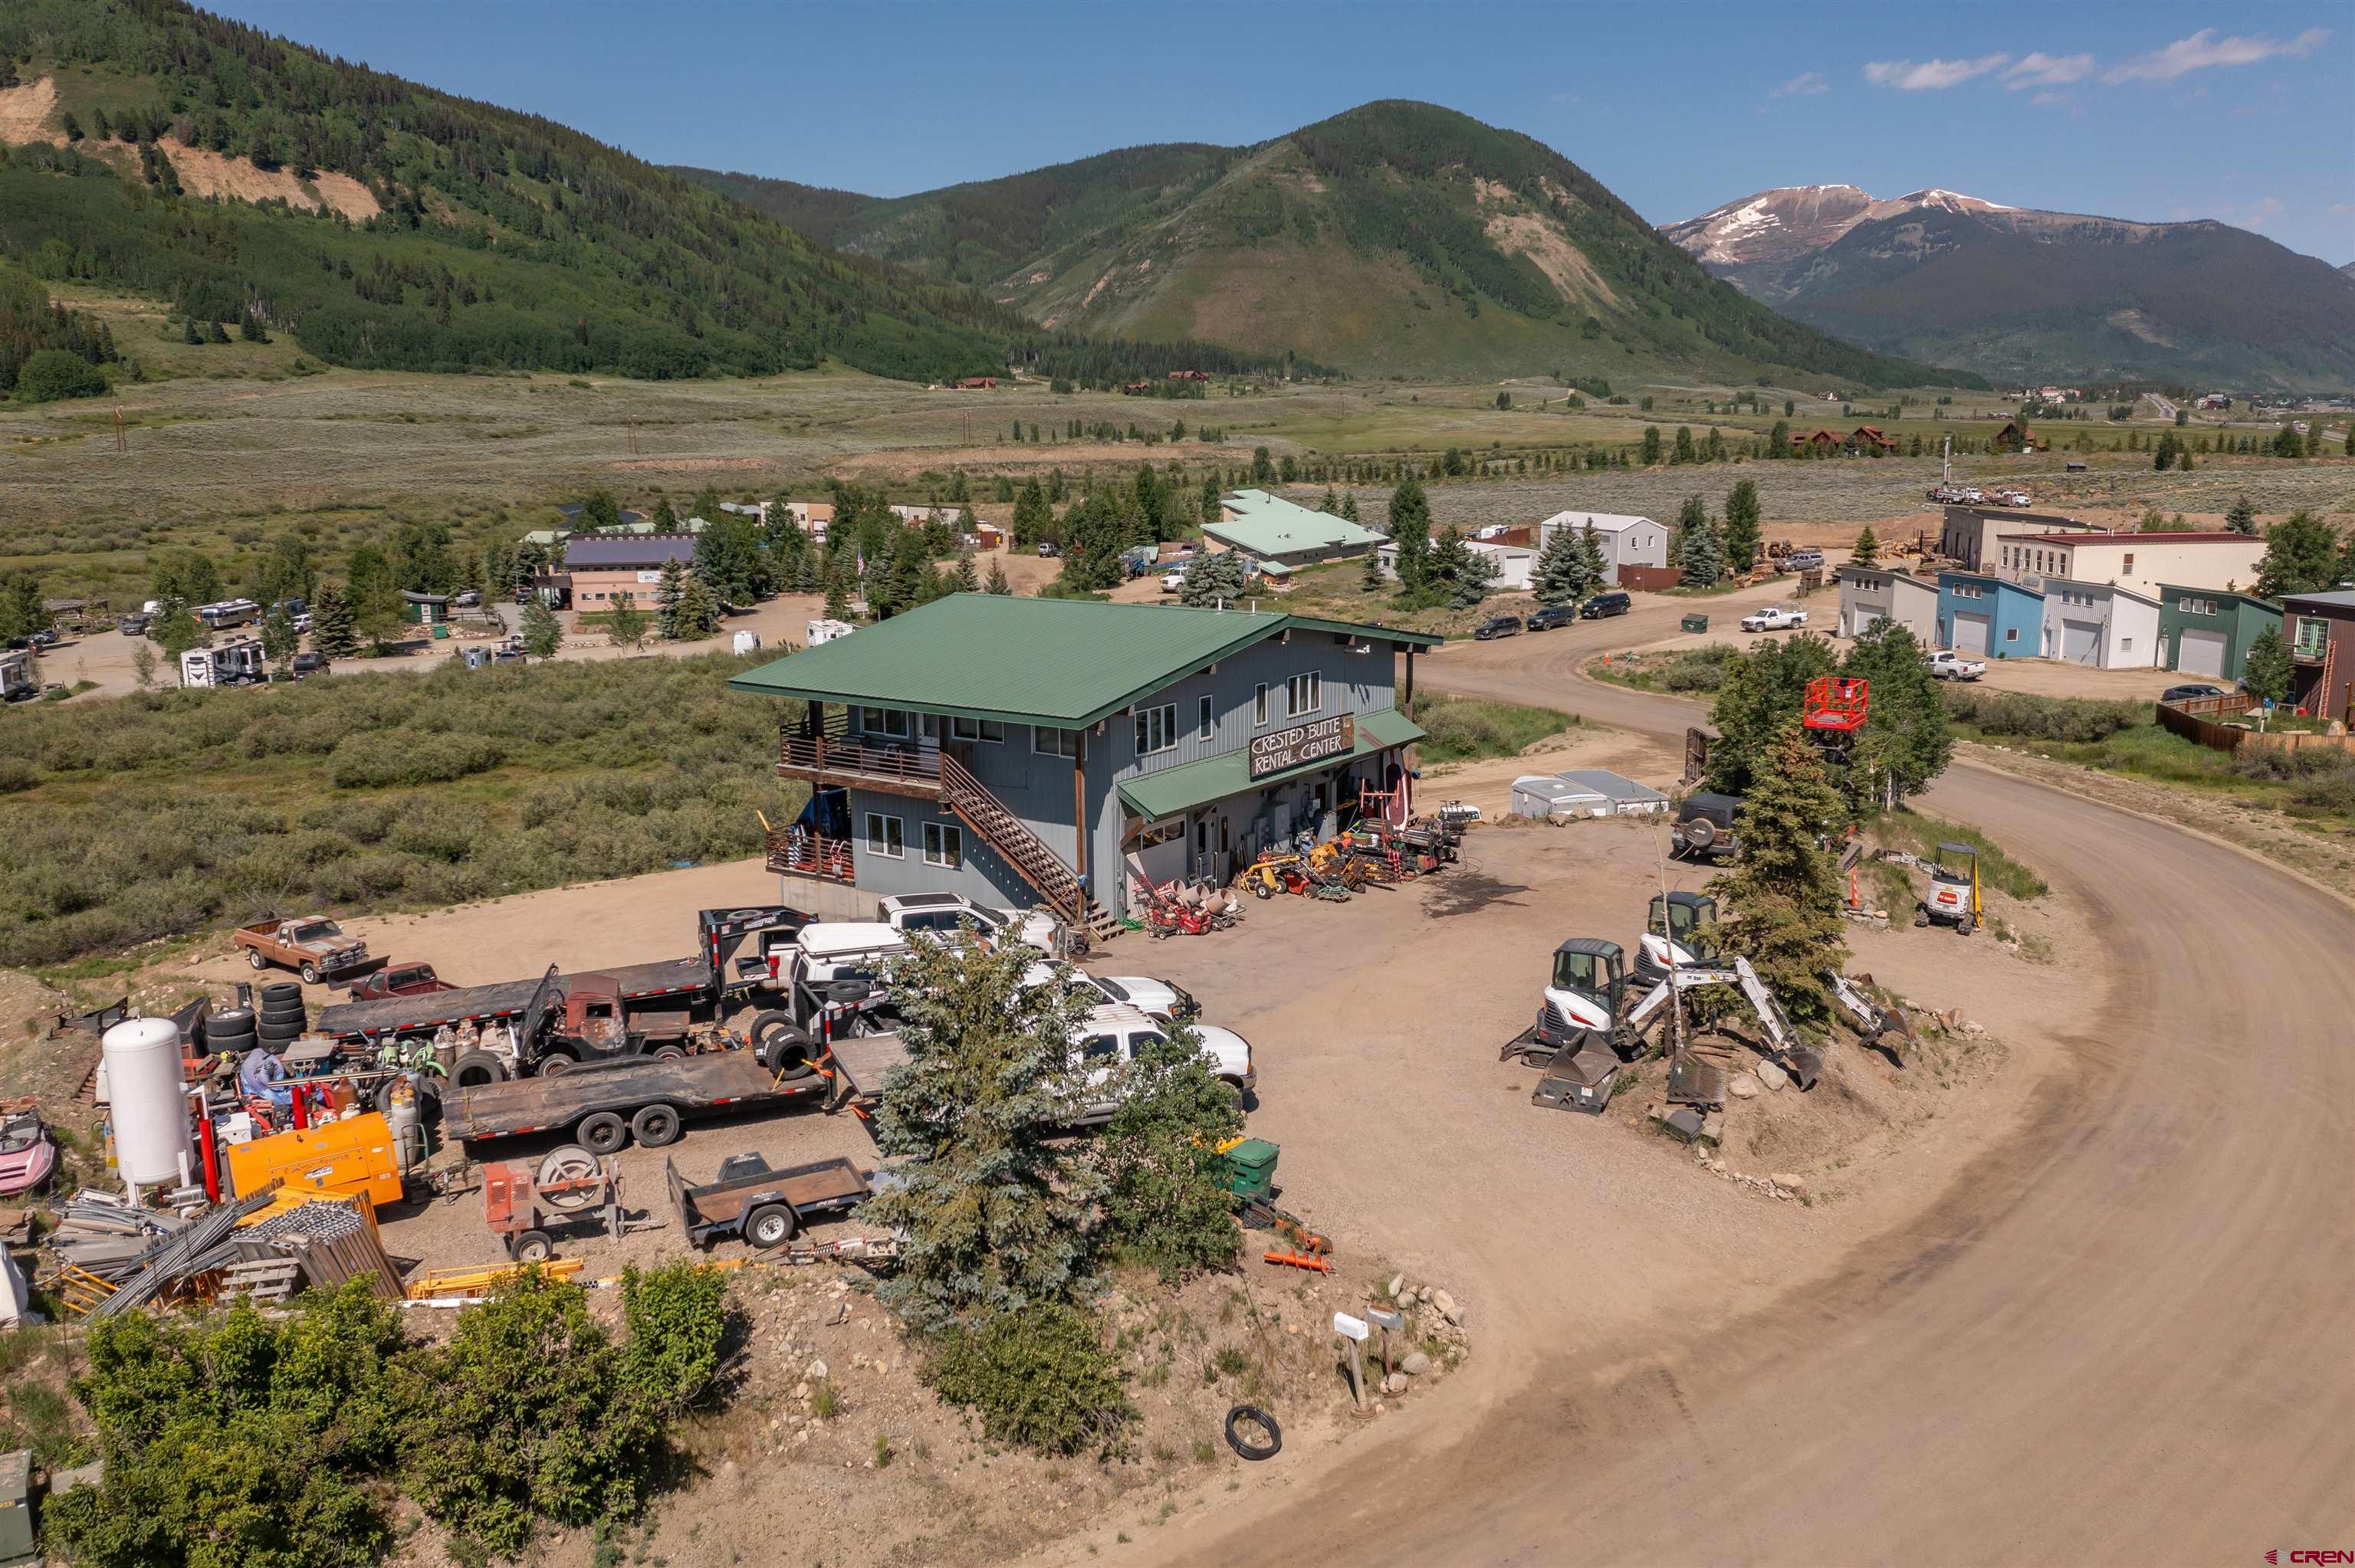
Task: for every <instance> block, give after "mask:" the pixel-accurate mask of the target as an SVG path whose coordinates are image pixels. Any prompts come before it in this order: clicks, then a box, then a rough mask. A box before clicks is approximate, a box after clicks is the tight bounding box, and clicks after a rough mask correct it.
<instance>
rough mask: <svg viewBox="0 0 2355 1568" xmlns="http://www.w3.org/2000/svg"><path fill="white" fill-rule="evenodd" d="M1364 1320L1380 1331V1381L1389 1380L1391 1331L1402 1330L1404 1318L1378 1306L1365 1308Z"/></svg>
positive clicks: (1404, 1325) (1404, 1322)
mask: <svg viewBox="0 0 2355 1568" xmlns="http://www.w3.org/2000/svg"><path fill="white" fill-rule="evenodd" d="M1366 1321H1367V1322H1369V1323H1371V1324H1372V1325H1373V1326H1374V1327H1375V1328H1377V1329H1380V1330H1381V1331H1382V1381H1383V1382H1384V1383H1388V1382H1390V1380H1391V1330H1399V1331H1401V1332H1403V1331H1404V1330H1405V1329H1406V1319H1405V1318H1404V1317H1402V1316H1401V1315H1400V1314H1399V1313H1396V1312H1385V1311H1383V1310H1382V1309H1381V1308H1379V1307H1369V1308H1366Z"/></svg>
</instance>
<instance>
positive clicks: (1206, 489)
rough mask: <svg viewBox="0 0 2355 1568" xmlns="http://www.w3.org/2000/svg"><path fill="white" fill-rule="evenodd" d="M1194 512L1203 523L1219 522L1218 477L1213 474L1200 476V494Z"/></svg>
mask: <svg viewBox="0 0 2355 1568" xmlns="http://www.w3.org/2000/svg"><path fill="white" fill-rule="evenodd" d="M1194 510H1195V512H1196V514H1198V515H1199V517H1200V519H1201V521H1203V522H1204V523H1216V522H1217V521H1218V520H1219V476H1218V475H1217V474H1216V473H1215V472H1212V473H1206V474H1204V475H1203V476H1202V493H1201V495H1200V496H1199V497H1198V498H1197V499H1196V501H1195V503H1194Z"/></svg>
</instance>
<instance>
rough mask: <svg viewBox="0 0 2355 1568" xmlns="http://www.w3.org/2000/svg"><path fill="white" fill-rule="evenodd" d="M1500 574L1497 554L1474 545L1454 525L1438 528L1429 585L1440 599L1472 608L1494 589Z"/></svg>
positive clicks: (1454, 606) (1452, 605)
mask: <svg viewBox="0 0 2355 1568" xmlns="http://www.w3.org/2000/svg"><path fill="white" fill-rule="evenodd" d="M1496 586H1497V560H1496V557H1495V556H1490V555H1487V554H1485V553H1484V552H1482V551H1478V550H1475V549H1474V548H1472V546H1470V545H1469V544H1468V543H1466V542H1465V537H1464V535H1462V534H1460V533H1458V532H1457V531H1456V528H1455V524H1452V523H1451V524H1448V525H1447V526H1446V527H1444V528H1442V529H1441V530H1440V531H1439V538H1438V540H1437V542H1436V543H1434V544H1433V546H1432V548H1431V572H1430V580H1429V582H1428V584H1427V587H1428V588H1429V590H1430V591H1431V592H1433V593H1434V594H1437V595H1438V596H1440V602H1442V603H1444V604H1446V605H1449V606H1451V607H1453V608H1454V609H1472V608H1474V607H1475V606H1476V605H1477V604H1479V603H1480V601H1481V600H1483V599H1487V597H1488V595H1489V594H1490V593H1492V592H1494V591H1495V589H1496Z"/></svg>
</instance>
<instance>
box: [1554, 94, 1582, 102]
mask: <svg viewBox="0 0 2355 1568" xmlns="http://www.w3.org/2000/svg"><path fill="white" fill-rule="evenodd" d="M1553 101H1554V102H1556V103H1576V102H1577V101H1578V94H1576V93H1574V92H1557V93H1555V94H1554V95H1553Z"/></svg>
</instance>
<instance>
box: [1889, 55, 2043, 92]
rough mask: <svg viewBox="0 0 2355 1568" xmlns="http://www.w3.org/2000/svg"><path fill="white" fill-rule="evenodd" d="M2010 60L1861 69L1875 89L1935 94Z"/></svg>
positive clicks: (1905, 62)
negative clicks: (1888, 88) (1891, 88)
mask: <svg viewBox="0 0 2355 1568" xmlns="http://www.w3.org/2000/svg"><path fill="white" fill-rule="evenodd" d="M2010 60H2011V57H2010V56H2009V55H1981V56H1980V57H1979V58H1977V59H1975V60H1923V62H1922V63H1921V64H1919V65H1916V64H1914V63H1913V61H1912V60H1874V61H1873V62H1872V63H1871V64H1870V65H1868V66H1866V67H1865V68H1864V79H1865V80H1867V81H1869V82H1870V83H1872V85H1873V86H1875V87H1893V88H1895V89H1897V90H1899V91H1901V92H1935V91H1938V90H1943V89H1945V88H1949V87H1960V86H1961V85H1962V84H1963V83H1965V82H1966V81H1968V80H1970V79H1971V78H1973V77H1975V76H1985V75H1987V72H1989V71H1991V70H1995V69H1998V68H1999V67H2002V66H2005V65H2008V64H2009V63H2010Z"/></svg>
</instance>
